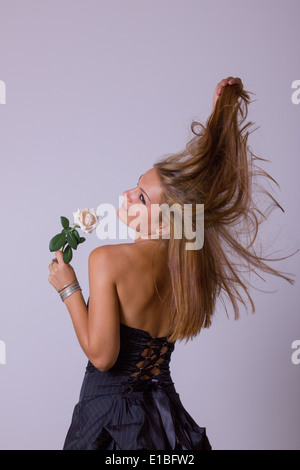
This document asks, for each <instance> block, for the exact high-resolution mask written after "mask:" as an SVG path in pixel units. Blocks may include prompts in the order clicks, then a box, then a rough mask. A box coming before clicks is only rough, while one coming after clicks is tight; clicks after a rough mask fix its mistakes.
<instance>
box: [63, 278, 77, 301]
mask: <svg viewBox="0 0 300 470" xmlns="http://www.w3.org/2000/svg"><path fill="white" fill-rule="evenodd" d="M78 290H82V289H81V287H80V285H79V284H78V282H76V284H73V285H72V286H69V287H67V288H66V289H65V290H64V291H63V292H62V293H61V294H60V297H61V300H62V301H63V302H64V301H65V300H66V298H67V297H69V296H70V295H72V294H74V292H77V291H78Z"/></svg>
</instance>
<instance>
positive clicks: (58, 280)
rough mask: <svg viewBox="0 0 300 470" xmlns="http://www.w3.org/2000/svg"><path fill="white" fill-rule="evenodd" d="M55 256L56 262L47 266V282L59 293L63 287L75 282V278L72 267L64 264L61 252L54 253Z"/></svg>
mask: <svg viewBox="0 0 300 470" xmlns="http://www.w3.org/2000/svg"><path fill="white" fill-rule="evenodd" d="M55 256H56V259H57V261H54V262H52V263H50V264H49V266H48V267H49V271H50V274H49V277H48V281H49V282H50V284H51V285H52V286H53V287H54V288H55V289H56V290H57V291H59V290H60V289H61V288H62V287H63V286H65V285H67V284H69V283H70V282H72V281H77V277H76V274H75V271H74V269H73V268H72V266H71V265H70V264H66V263H65V262H64V260H63V253H62V251H60V250H58V251H56V252H55ZM54 259H55V258H54Z"/></svg>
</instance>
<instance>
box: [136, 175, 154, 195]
mask: <svg viewBox="0 0 300 470" xmlns="http://www.w3.org/2000/svg"><path fill="white" fill-rule="evenodd" d="M143 174H144V173H143ZM143 174H142V175H141V176H140V177H139V179H138V182H137V185H139V182H140V179H141V177H142V176H143ZM139 188H140V190H141V191H143V193H145V194H146V196H147V198H148V199H149V201H150V202H151V199H150V197H149V196H148V194H147V193H146V191H145V190H144V189H143V188H141V187H139Z"/></svg>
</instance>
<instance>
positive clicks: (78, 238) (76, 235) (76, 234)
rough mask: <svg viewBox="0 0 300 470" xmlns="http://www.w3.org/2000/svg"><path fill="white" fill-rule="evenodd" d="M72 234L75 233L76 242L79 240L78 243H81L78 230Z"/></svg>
mask: <svg viewBox="0 0 300 470" xmlns="http://www.w3.org/2000/svg"><path fill="white" fill-rule="evenodd" d="M72 233H74V235H75V237H76V240H77V242H78V243H79V242H80V235H79V233H78V232H77V230H76V229H75V230H74V232H72Z"/></svg>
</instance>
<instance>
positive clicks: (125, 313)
mask: <svg viewBox="0 0 300 470" xmlns="http://www.w3.org/2000/svg"><path fill="white" fill-rule="evenodd" d="M153 250H154V258H153ZM114 254H115V257H114V260H115V261H114V263H115V266H116V272H117V282H116V284H117V294H118V297H119V307H120V322H121V323H124V324H125V325H128V326H131V327H133V328H139V329H142V330H145V331H147V332H148V333H150V335H151V336H156V337H162V336H168V335H169V334H170V333H171V331H170V318H169V316H168V308H167V305H168V299H169V296H170V293H171V280H170V272H169V267H168V264H167V247H166V244H163V245H162V246H157V241H152V240H151V241H148V240H147V241H141V242H135V243H123V244H119V245H114ZM152 258H153V268H152ZM153 276H155V282H156V286H157V289H156V287H155V283H154V279H153ZM157 290H158V293H159V295H158V293H157Z"/></svg>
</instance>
